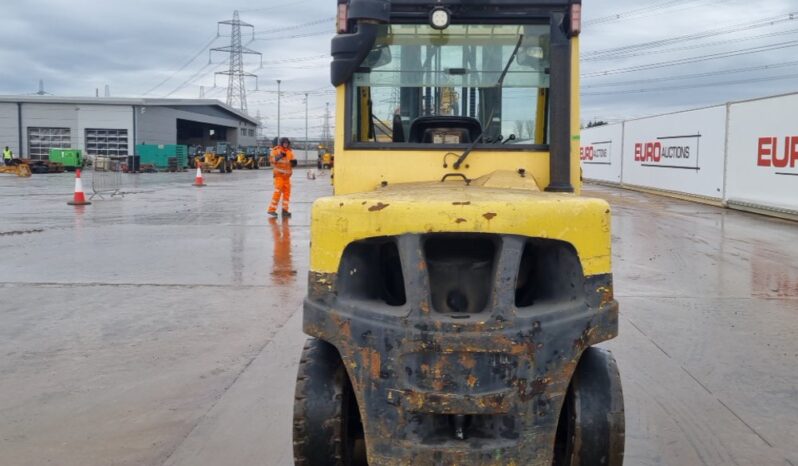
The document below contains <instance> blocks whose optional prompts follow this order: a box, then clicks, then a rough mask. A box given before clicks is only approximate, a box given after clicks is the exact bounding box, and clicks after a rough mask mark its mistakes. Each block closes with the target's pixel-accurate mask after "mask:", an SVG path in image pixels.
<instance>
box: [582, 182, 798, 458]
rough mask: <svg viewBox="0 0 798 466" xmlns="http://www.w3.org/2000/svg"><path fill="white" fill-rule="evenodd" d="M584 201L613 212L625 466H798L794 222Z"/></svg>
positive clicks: (667, 202) (618, 195) (665, 205)
mask: <svg viewBox="0 0 798 466" xmlns="http://www.w3.org/2000/svg"><path fill="white" fill-rule="evenodd" d="M585 194H586V195H589V196H595V197H602V198H605V199H607V200H608V201H609V202H610V203H611V205H612V209H613V247H614V250H613V256H614V264H613V271H614V276H615V287H616V293H615V295H616V297H617V299H618V300H619V302H620V304H621V335H620V337H619V338H618V339H616V340H614V341H612V342H610V343H609V344H608V345H607V346H608V347H609V348H611V349H612V350H613V351H614V352H615V354H616V356H617V357H618V360H619V366H620V369H621V375H622V378H623V380H624V392H625V399H626V403H627V464H635V465H674V466H676V465H694V464H695V465H725V464H735V465H785V464H793V465H794V464H798V442H796V441H795V439H796V438H798V424H796V423H795V421H794V420H795V419H798V340H796V339H795V335H796V334H797V333H798V293H796V291H798V246H797V245H798V224H796V223H793V222H788V221H783V220H778V219H772V218H768V217H762V216H758V215H753V214H747V213H740V212H735V211H730V210H725V209H721V208H717V207H711V206H705V205H701V204H695V203H690V202H685V201H679V200H674V199H670V198H665V197H658V196H653V195H648V194H641V193H635V192H630V191H623V190H617V189H612V188H605V187H599V186H588V187H587V189H586V193H585Z"/></svg>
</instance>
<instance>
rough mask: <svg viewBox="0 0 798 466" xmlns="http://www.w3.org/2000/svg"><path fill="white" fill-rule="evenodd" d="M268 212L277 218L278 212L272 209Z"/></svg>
mask: <svg viewBox="0 0 798 466" xmlns="http://www.w3.org/2000/svg"><path fill="white" fill-rule="evenodd" d="M268 213H269V215H271V216H272V217H274V218H277V212H274V211H271V210H270V211H269V212H268Z"/></svg>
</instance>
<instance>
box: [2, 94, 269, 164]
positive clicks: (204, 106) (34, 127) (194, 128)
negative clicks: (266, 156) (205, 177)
mask: <svg viewBox="0 0 798 466" xmlns="http://www.w3.org/2000/svg"><path fill="white" fill-rule="evenodd" d="M257 127H258V121H257V120H256V119H254V118H252V117H250V116H248V115H246V114H244V113H242V112H240V111H238V110H235V109H233V108H232V107H229V106H227V105H225V104H223V103H222V102H219V101H217V100H204V99H137V98H108V97H104V98H92V97H54V96H0V147H5V146H8V147H9V148H11V150H13V151H14V154H16V155H17V156H18V157H20V156H21V157H24V158H31V159H34V160H40V159H46V158H47V156H48V152H49V150H50V149H51V148H73V149H81V150H83V151H84V153H85V154H87V155H89V156H97V155H109V156H120V155H128V154H133V153H134V147H135V145H137V144H143V143H146V144H186V145H202V146H209V145H213V144H215V143H216V142H221V141H226V142H228V143H229V144H231V145H233V146H236V145H240V146H253V145H256V135H257Z"/></svg>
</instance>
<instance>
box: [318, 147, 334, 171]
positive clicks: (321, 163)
mask: <svg viewBox="0 0 798 466" xmlns="http://www.w3.org/2000/svg"><path fill="white" fill-rule="evenodd" d="M334 163H335V157H333V155H332V154H331V153H330V149H329V148H328V147H327V146H325V145H324V144H319V157H318V161H317V162H316V167H317V168H318V169H319V170H329V169H332V168H333V164H334Z"/></svg>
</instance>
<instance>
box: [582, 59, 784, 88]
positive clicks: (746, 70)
mask: <svg viewBox="0 0 798 466" xmlns="http://www.w3.org/2000/svg"><path fill="white" fill-rule="evenodd" d="M790 66H798V61H791V62H784V63H776V64H773V65H760V66H749V67H745V68H733V69H729V70H721V71H710V72H706V73H693V74H683V75H678V76H667V77H658V78H650V79H636V80H631V81H616V82H609V83H599V84H589V85H587V86H582V89H595V88H600V87H620V86H628V85H630V84H649V83H657V82H667V81H678V80H683V79H694V78H708V77H712V76H721V75H727V74H735V73H750V72H752V71H764V70H771V69H777V68H786V67H790Z"/></svg>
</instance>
